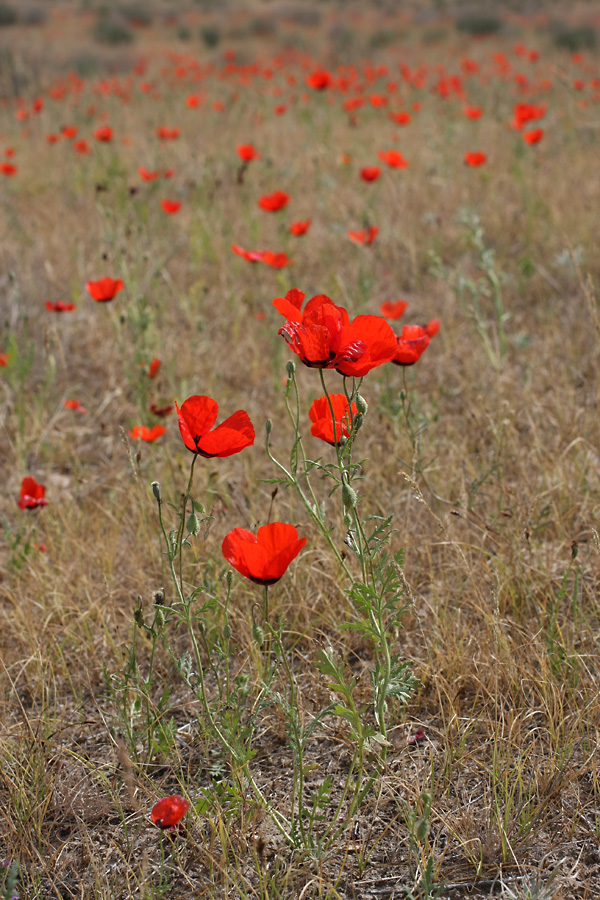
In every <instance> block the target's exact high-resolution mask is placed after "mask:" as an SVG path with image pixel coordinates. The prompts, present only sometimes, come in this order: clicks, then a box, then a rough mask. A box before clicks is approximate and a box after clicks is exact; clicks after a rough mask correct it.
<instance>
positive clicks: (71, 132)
mask: <svg viewBox="0 0 600 900" xmlns="http://www.w3.org/2000/svg"><path fill="white" fill-rule="evenodd" d="M60 130H61V132H62V135H63V137H65V138H66V139H67V140H68V141H71V140H73V138H74V137H76V135H77V130H78V129H77V127H76V126H75V125H63V127H62V128H61V129H60Z"/></svg>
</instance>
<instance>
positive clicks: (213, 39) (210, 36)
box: [200, 25, 221, 47]
mask: <svg viewBox="0 0 600 900" xmlns="http://www.w3.org/2000/svg"><path fill="white" fill-rule="evenodd" d="M200 37H201V38H202V40H203V41H204V43H205V44H206V46H207V47H218V46H219V44H220V43H221V29H220V28H219V27H218V26H217V25H203V26H202V28H201V29H200Z"/></svg>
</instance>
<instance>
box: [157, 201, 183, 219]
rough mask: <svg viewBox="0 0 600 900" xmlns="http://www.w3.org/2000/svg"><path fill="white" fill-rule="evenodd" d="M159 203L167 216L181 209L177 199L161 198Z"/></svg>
mask: <svg viewBox="0 0 600 900" xmlns="http://www.w3.org/2000/svg"><path fill="white" fill-rule="evenodd" d="M160 205H161V206H162V208H163V209H164V211H165V212H166V213H167V215H169V216H173V215H175V213H177V212H179V210H180V209H181V203H180V202H179V200H161V201H160Z"/></svg>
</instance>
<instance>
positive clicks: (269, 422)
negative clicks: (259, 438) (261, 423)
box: [265, 419, 273, 434]
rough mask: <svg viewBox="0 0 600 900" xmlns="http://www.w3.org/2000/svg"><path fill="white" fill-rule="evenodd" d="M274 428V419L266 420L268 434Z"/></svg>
mask: <svg viewBox="0 0 600 900" xmlns="http://www.w3.org/2000/svg"><path fill="white" fill-rule="evenodd" d="M272 428H273V423H272V421H271V420H270V419H267V421H266V422H265V431H266V432H267V434H271V430H272Z"/></svg>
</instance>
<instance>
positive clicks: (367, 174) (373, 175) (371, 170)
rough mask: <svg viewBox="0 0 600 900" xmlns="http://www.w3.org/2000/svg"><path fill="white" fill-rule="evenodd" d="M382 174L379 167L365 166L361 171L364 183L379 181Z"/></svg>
mask: <svg viewBox="0 0 600 900" xmlns="http://www.w3.org/2000/svg"><path fill="white" fill-rule="evenodd" d="M380 174H381V169H380V168H379V166H365V167H364V168H363V169H361V170H360V177H361V178H362V180H363V181H377V179H378V178H379V176H380Z"/></svg>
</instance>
